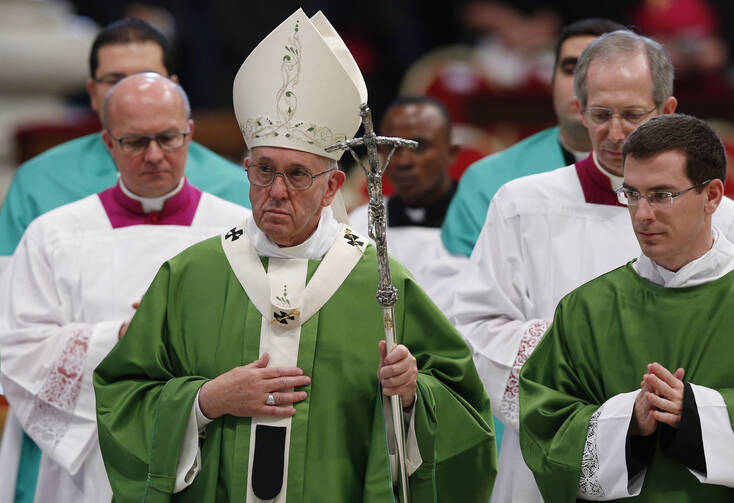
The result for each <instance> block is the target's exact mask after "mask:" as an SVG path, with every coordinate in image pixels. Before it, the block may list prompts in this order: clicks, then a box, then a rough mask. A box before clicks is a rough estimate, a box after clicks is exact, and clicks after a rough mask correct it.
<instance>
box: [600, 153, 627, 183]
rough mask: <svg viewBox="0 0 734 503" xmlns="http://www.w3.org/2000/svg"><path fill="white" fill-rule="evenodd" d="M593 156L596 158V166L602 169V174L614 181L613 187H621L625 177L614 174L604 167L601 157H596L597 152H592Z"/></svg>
mask: <svg viewBox="0 0 734 503" xmlns="http://www.w3.org/2000/svg"><path fill="white" fill-rule="evenodd" d="M592 157H593V159H594V166H596V169H598V170H599V171H601V172H602V174H603V175H604V176H606V177H607V178H609V181H610V182H612V189H613V190H617V189H618V188H619V187H621V186H622V183H624V177H622V176H617V175H613V174H612V173H610V172H609V171H607V170H606V169H604V168H603V167H602V165H601V164H599V159H597V158H596V152H594V153H593V154H592Z"/></svg>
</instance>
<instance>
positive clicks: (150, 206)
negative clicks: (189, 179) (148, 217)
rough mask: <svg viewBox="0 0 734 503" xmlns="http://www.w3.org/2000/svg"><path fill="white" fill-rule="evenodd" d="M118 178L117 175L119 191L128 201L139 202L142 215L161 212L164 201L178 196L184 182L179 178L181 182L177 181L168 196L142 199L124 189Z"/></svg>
mask: <svg viewBox="0 0 734 503" xmlns="http://www.w3.org/2000/svg"><path fill="white" fill-rule="evenodd" d="M119 176H120V175H119V174H118V183H119V184H120V190H122V193H123V194H125V195H126V196H127V197H129V198H130V199H134V200H136V201H139V202H140V205H141V206H142V207H143V213H150V212H151V211H161V210H162V209H163V206H164V205H165V204H166V201H167V200H168V199H169V198H171V197H173V196H175V195H176V194H178V193H179V192H180V191H181V189H182V188H183V186H184V182H185V181H186V180H185V178H184V177H181V180H179V182H178V185H177V186H176V188H175V189H173V190H172V191H171V192H169V193H168V194H163V195H162V196H158V197H143V196H139V195H137V194H133V193H132V192H130V189H128V188H127V187H125V184H124V183H122V178H120V177H119Z"/></svg>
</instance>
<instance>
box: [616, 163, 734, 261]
mask: <svg viewBox="0 0 734 503" xmlns="http://www.w3.org/2000/svg"><path fill="white" fill-rule="evenodd" d="M685 165H686V157H685V155H684V154H683V153H682V152H679V151H675V150H671V151H667V152H661V153H659V154H656V155H654V156H652V157H650V158H647V159H637V158H635V157H632V156H627V158H626V159H625V163H624V186H625V187H626V188H628V189H631V190H635V191H637V192H639V193H640V194H643V195H645V194H649V193H650V192H661V191H662V192H672V193H676V192H679V191H682V190H685V189H687V188H689V187H691V186H692V185H694V184H693V182H692V181H691V180H690V178H688V176H687V175H686V172H685ZM722 193H723V184H722V183H721V181H720V180H713V181H712V182H709V183H708V184H707V185H705V186H704V188H703V190H702V192H698V191H697V190H696V189H693V190H689V191H688V192H685V193H683V194H681V195H680V196H677V197H675V198H674V199H673V204H672V205H671V206H663V207H659V206H651V205H650V203H649V201H648V200H647V199H646V198H645V197H641V198H640V201H639V203H638V204H637V206H629V208H628V209H629V212H630V217H631V218H632V227H633V228H634V231H635V235H636V236H637V240H638V242H639V243H640V248H642V252H643V253H644V254H645V255H646V256H647V257H649V258H650V259H651V260H653V261H654V262H655V263H657V264H658V265H661V266H663V267H665V268H666V269H669V270H671V271H677V270H678V269H680V268H681V267H682V266H684V265H685V264H687V263H688V262H690V261H692V260H695V259H696V258H698V257H700V256H701V255H703V254H704V253H706V251H708V249H709V247H710V244H711V241H710V239H711V215H712V214H713V213H714V210H716V208H717V207H718V204H719V202H720V201H721V195H722Z"/></svg>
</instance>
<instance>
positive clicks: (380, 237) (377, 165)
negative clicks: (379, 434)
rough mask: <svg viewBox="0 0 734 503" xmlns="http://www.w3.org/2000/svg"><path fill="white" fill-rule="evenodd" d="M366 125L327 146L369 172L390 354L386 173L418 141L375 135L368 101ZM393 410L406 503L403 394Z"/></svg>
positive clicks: (393, 298) (393, 293)
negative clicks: (362, 152) (361, 153)
mask: <svg viewBox="0 0 734 503" xmlns="http://www.w3.org/2000/svg"><path fill="white" fill-rule="evenodd" d="M359 115H360V117H361V118H362V125H363V126H364V136H362V137H361V138H354V139H352V140H347V141H343V142H339V143H337V144H335V145H331V146H329V147H327V148H326V151H327V152H331V151H334V150H338V149H341V150H348V151H349V153H350V154H351V155H352V157H354V159H355V161H357V165H359V166H360V167H361V168H362V170H363V171H364V172H365V174H366V175H367V191H368V193H369V197H370V202H369V219H368V228H369V236H370V238H372V240H373V241H374V242H375V245H376V248H377V266H378V277H379V285H378V287H377V302H379V303H380V305H381V306H382V323H383V327H384V330H385V342H386V345H387V351H388V353H389V352H390V351H391V350H392V348H393V347H395V344H396V337H395V323H394V320H395V310H394V307H393V306H394V305H395V302H397V300H398V289H397V288H395V285H393V282H392V275H391V274H390V259H389V257H388V254H387V222H386V219H385V204H384V202H383V199H382V175H383V173H384V172H385V169H386V168H387V166H388V164H389V163H390V159H391V158H392V156H393V154H394V153H395V149H397V148H398V147H408V148H417V147H418V143H417V142H415V141H412V140H404V139H403V138H391V137H385V136H377V135H375V129H374V126H373V125H372V113H371V112H370V108H369V107H368V106H367V104H366V103H365V104H363V105H362V106H361V107H360V112H359ZM377 145H391V146H392V149H391V151H390V154H389V155H388V156H387V159H386V160H385V163H384V164H382V163H381V162H380V156H379V154H378V152H377ZM355 146H364V147H365V148H366V149H367V157H368V160H369V169H367V168H366V167H365V166H364V165H363V164H362V162H361V161H360V159H359V158H358V157H357V155H356V154H355V153H354V150H353V149H352V147H355ZM390 412H391V415H392V423H393V424H392V426H393V431H394V432H395V446H396V451H397V455H398V472H399V473H398V477H399V482H400V494H401V496H402V501H403V503H408V502H409V501H410V494H409V492H410V491H409V485H408V471H407V466H406V463H405V456H406V454H405V424H404V421H403V404H402V399H401V398H400V395H393V396H391V397H390Z"/></svg>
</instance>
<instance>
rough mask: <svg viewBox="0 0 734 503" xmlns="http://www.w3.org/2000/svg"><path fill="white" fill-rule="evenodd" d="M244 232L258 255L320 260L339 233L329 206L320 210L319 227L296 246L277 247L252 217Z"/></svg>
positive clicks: (248, 219)
mask: <svg viewBox="0 0 734 503" xmlns="http://www.w3.org/2000/svg"><path fill="white" fill-rule="evenodd" d="M245 225H246V232H247V237H248V238H250V242H251V243H252V246H253V247H254V248H255V251H256V252H257V254H258V255H260V256H262V257H273V258H305V259H311V260H321V259H322V258H323V257H324V255H326V252H328V251H329V250H330V249H331V247H332V246H333V245H334V241H335V240H336V238H337V232H338V231H339V222H337V221H336V219H335V218H334V212H333V211H332V209H331V207H330V206H327V207H326V208H322V210H321V217H320V218H319V225H318V227H316V230H315V231H314V232H313V233H312V234H311V235H310V236H309V237H308V239H306V241H304V242H303V243H301V244H299V245H296V246H288V247H286V246H278V245H277V244H276V243H274V242H273V241H271V240H270V238H269V237H268V236H266V235H265V233H264V232H263V231H261V230H260V228H259V227H258V226H257V225H256V224H255V219H254V218H253V217H252V215H250V216H248V217H247V223H246V224H245Z"/></svg>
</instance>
